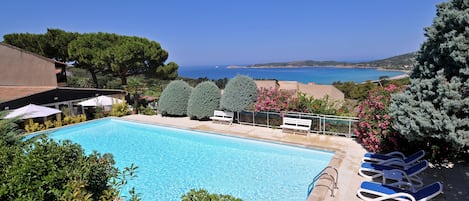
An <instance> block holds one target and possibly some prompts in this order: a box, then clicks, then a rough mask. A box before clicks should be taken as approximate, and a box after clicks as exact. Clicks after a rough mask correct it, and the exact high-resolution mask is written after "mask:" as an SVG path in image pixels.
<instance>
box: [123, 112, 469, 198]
mask: <svg viewBox="0 0 469 201" xmlns="http://www.w3.org/2000/svg"><path fill="white" fill-rule="evenodd" d="M122 119H126V120H131V121H137V122H143V123H150V124H158V125H166V126H171V127H177V128H185V129H191V130H199V131H208V132H215V133H221V134H226V135H233V136H240V137H246V138H254V139H262V140H266V141H273V142H280V143H287V144H295V145H298V146H304V147H312V148H318V149H323V150H329V151H335V155H334V157H333V158H332V160H331V162H330V163H329V165H330V166H333V167H336V168H337V170H338V174H339V177H338V189H336V190H334V197H331V196H330V194H331V191H330V190H329V188H330V187H331V186H332V183H331V182H330V180H328V179H327V177H324V179H320V180H319V182H318V183H317V184H318V185H317V186H316V188H314V191H313V192H312V193H311V194H310V196H309V197H308V201H313V200H326V201H341V200H347V201H355V200H361V199H359V198H358V197H357V196H356V192H357V190H358V188H359V187H360V184H361V182H362V181H365V180H366V179H365V178H363V177H361V176H359V175H358V169H359V167H360V164H361V158H362V156H363V154H364V153H365V152H366V150H365V149H364V148H363V147H362V146H361V145H360V144H359V143H358V142H357V141H356V139H354V138H347V137H342V136H331V135H320V134H310V135H309V136H306V135H295V134H286V133H282V130H280V129H272V128H265V127H258V126H250V125H240V124H232V125H227V124H220V123H214V122H212V121H196V120H190V119H189V118H188V117H162V116H161V115H154V116H147V115H129V116H125V117H122ZM327 173H329V174H332V175H334V176H335V173H334V172H333V171H332V170H330V169H329V170H328V172H327ZM419 176H421V177H422V178H423V179H424V181H425V184H430V183H432V182H435V181H441V182H442V183H443V185H444V187H443V190H444V193H443V194H440V195H439V196H437V197H435V198H433V199H432V200H436V201H450V200H469V190H468V188H467V186H469V164H468V163H467V162H456V163H451V162H449V163H447V164H442V165H438V166H435V165H433V164H431V165H430V168H427V169H426V170H425V171H424V172H422V173H421V174H420V175H419ZM312 179H313V178H311V180H312ZM307 188H308V187H307V186H305V195H306V192H307ZM279 190H281V189H279Z"/></svg>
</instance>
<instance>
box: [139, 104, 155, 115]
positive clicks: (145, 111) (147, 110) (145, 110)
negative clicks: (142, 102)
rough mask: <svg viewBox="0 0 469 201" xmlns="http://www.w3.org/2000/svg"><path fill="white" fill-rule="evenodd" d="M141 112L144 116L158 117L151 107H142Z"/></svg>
mask: <svg viewBox="0 0 469 201" xmlns="http://www.w3.org/2000/svg"><path fill="white" fill-rule="evenodd" d="M140 112H141V113H142V114H144V115H156V111H155V110H154V109H151V108H150V107H143V106H140Z"/></svg>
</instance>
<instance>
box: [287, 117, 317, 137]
mask: <svg viewBox="0 0 469 201" xmlns="http://www.w3.org/2000/svg"><path fill="white" fill-rule="evenodd" d="M311 122H312V121H311V119H297V118H290V117H283V124H282V125H280V128H282V132H283V130H285V129H288V130H299V131H305V132H306V133H309V131H310V130H311ZM293 133H294V132H293Z"/></svg>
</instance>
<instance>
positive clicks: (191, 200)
mask: <svg viewBox="0 0 469 201" xmlns="http://www.w3.org/2000/svg"><path fill="white" fill-rule="evenodd" d="M181 201H242V200H241V199H239V198H236V197H233V196H231V195H223V194H212V193H209V192H208V191H207V190H205V189H199V190H197V191H196V190H195V189H191V190H190V191H189V192H187V193H186V194H184V195H183V196H182V197H181Z"/></svg>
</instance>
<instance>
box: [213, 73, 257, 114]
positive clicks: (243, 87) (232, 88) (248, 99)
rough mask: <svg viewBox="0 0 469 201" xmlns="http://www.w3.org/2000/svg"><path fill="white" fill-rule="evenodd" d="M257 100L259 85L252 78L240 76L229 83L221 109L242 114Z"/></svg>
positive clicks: (221, 102)
mask: <svg viewBox="0 0 469 201" xmlns="http://www.w3.org/2000/svg"><path fill="white" fill-rule="evenodd" d="M256 99H257V85H256V82H254V80H253V79H252V78H250V77H247V76H242V75H238V76H236V77H234V78H233V79H231V80H230V81H228V83H227V84H226V87H225V90H224V91H223V95H222V96H221V100H220V107H221V108H222V109H224V110H228V111H232V112H241V111H243V110H245V109H247V108H248V107H249V106H250V105H252V104H253V103H254V102H255V101H256Z"/></svg>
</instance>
